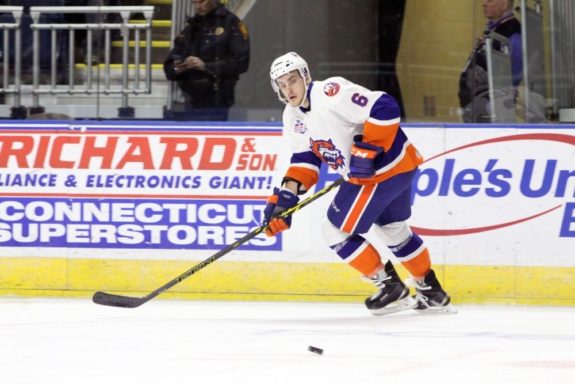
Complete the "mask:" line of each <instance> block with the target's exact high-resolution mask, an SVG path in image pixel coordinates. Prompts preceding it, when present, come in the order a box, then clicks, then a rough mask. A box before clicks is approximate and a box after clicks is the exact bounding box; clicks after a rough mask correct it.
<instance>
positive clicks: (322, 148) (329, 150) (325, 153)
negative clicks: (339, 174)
mask: <svg viewBox="0 0 575 384" xmlns="http://www.w3.org/2000/svg"><path fill="white" fill-rule="evenodd" d="M309 148H310V149H311V150H312V152H313V153H314V154H315V155H316V156H317V157H318V158H319V159H320V160H321V161H323V162H325V163H327V165H329V166H330V167H331V168H332V169H334V170H337V169H339V168H343V167H345V158H344V157H343V155H342V154H341V151H340V150H339V149H337V148H336V147H335V145H333V142H332V141H331V139H329V140H313V139H312V138H310V139H309Z"/></svg>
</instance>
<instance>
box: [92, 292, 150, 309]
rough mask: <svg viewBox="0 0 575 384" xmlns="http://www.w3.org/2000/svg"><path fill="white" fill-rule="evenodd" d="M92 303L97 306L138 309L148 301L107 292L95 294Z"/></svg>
mask: <svg viewBox="0 0 575 384" xmlns="http://www.w3.org/2000/svg"><path fill="white" fill-rule="evenodd" d="M92 301H93V302H94V303H96V304H100V305H107V306H109V307H120V308H136V307H139V306H140V305H142V304H144V303H145V302H146V300H144V299H141V298H139V297H130V296H122V295H114V294H111V293H106V292H96V293H94V296H92Z"/></svg>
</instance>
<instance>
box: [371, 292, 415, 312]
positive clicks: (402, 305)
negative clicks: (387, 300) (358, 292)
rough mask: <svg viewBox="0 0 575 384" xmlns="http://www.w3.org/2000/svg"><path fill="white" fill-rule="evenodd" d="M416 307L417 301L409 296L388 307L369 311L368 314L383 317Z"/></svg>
mask: <svg viewBox="0 0 575 384" xmlns="http://www.w3.org/2000/svg"><path fill="white" fill-rule="evenodd" d="M416 306H417V301H415V299H414V298H413V297H411V296H406V297H405V298H404V299H401V300H399V301H396V302H395V303H392V304H390V305H388V306H387V307H383V308H379V309H370V312H371V314H372V315H374V316H384V315H389V314H392V313H396V312H403V311H407V310H409V309H412V308H415V307H416Z"/></svg>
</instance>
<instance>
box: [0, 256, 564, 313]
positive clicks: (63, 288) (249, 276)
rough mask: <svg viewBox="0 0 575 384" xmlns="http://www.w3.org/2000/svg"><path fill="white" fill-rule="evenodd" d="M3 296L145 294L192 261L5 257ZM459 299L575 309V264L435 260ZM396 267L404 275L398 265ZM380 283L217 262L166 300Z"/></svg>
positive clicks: (312, 270)
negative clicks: (445, 262)
mask: <svg viewBox="0 0 575 384" xmlns="http://www.w3.org/2000/svg"><path fill="white" fill-rule="evenodd" d="M0 263H1V265H2V268H0V295H4V296H6V295H15V296H28V297H30V296H33V297H36V296H51V297H58V296H62V297H86V298H89V297H91V295H92V294H93V293H94V292H95V291H98V290H104V291H107V292H116V293H124V294H130V295H134V296H142V295H145V294H147V293H149V292H151V291H153V290H155V289H156V288H158V287H160V286H161V285H163V284H165V283H166V282H168V281H170V280H171V279H173V278H175V277H176V276H178V275H180V274H181V273H183V272H185V271H186V270H188V269H189V268H191V267H193V266H194V264H195V263H196V262H194V261H174V260H166V261H161V260H99V259H66V258H37V257H29V258H0ZM434 269H435V271H436V273H437V275H438V277H439V279H440V281H441V282H442V285H443V286H444V288H445V289H446V290H447V291H448V293H449V294H450V295H451V296H452V299H453V302H454V303H456V304H457V303H465V304H471V303H477V304H484V303H485V304H487V303H489V304H529V305H559V306H575V284H574V283H573V276H575V267H521V266H477V265H474V266H469V265H436V266H435V267H434ZM398 272H399V273H400V275H402V277H405V272H404V271H403V269H402V267H401V266H398ZM373 292H374V287H373V286H371V285H370V284H368V283H365V282H363V281H362V280H360V279H359V276H358V274H357V273H356V272H355V271H354V270H352V269H351V268H349V267H348V266H346V265H344V264H341V263H286V262H275V263H274V262H229V261H218V262H216V263H214V264H211V265H209V266H207V267H206V268H205V269H203V270H201V271H199V272H198V273H196V274H194V275H193V276H191V277H189V278H188V279H186V280H185V281H183V282H181V283H180V284H178V285H176V286H175V287H173V288H172V289H171V290H170V291H169V292H166V293H164V294H162V295H161V296H160V297H159V298H160V299H162V298H163V299H194V300H250V301H251V300H254V301H333V302H338V301H340V302H358V303H361V302H363V300H364V299H365V298H366V297H367V296H369V295H371V294H372V293H373Z"/></svg>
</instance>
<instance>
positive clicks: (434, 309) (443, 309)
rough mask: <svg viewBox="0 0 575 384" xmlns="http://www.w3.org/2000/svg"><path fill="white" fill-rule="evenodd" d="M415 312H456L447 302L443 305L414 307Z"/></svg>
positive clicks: (431, 313)
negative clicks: (422, 307)
mask: <svg viewBox="0 0 575 384" xmlns="http://www.w3.org/2000/svg"><path fill="white" fill-rule="evenodd" d="M415 312H417V313H420V314H422V315H435V314H437V315H440V314H446V315H454V314H456V313H457V309H455V307H454V306H453V305H451V304H447V305H446V306H444V307H427V308H425V309H416V310H415Z"/></svg>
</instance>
